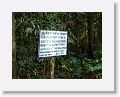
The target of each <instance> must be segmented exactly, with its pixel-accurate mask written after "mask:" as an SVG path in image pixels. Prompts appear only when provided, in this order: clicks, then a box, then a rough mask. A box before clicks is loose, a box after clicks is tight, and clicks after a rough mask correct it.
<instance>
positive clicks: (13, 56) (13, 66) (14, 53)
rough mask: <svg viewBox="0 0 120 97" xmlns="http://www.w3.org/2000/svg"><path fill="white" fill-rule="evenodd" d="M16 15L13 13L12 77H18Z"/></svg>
mask: <svg viewBox="0 0 120 97" xmlns="http://www.w3.org/2000/svg"><path fill="white" fill-rule="evenodd" d="M15 30H16V27H15V17H14V13H12V78H13V79H16V40H15Z"/></svg>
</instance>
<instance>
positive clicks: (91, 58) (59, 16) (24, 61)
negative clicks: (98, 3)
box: [12, 12, 102, 79]
mask: <svg viewBox="0 0 120 97" xmlns="http://www.w3.org/2000/svg"><path fill="white" fill-rule="evenodd" d="M40 30H56V31H68V44H67V55H65V56H56V57H54V58H55V71H54V76H55V77H54V78H55V79H100V78H102V13H101V12H13V13H12V78H13V79H50V78H51V76H50V72H51V65H50V60H51V57H47V58H41V57H38V46H39V42H38V41H39V33H40Z"/></svg>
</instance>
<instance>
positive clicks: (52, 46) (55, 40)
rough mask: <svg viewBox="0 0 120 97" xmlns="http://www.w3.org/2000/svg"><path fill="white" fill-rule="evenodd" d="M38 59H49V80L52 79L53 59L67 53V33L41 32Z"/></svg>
mask: <svg viewBox="0 0 120 97" xmlns="http://www.w3.org/2000/svg"><path fill="white" fill-rule="evenodd" d="M38 51H39V52H38V56H39V57H51V60H50V64H51V78H52V79H54V67H55V57H54V56H60V55H66V52H67V32H66V31H53V30H41V31H40V44H39V50H38Z"/></svg>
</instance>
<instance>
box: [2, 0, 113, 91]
mask: <svg viewBox="0 0 120 97" xmlns="http://www.w3.org/2000/svg"><path fill="white" fill-rule="evenodd" d="M0 6H1V9H0V12H1V15H0V25H2V28H1V32H0V44H1V46H0V49H1V50H0V54H1V55H0V59H1V61H0V89H1V90H2V91H110V92H113V91H114V3H113V2H112V0H91V1H90V0H78V1H77V0H76V1H74V0H71V1H69V0H42V1H41V0H39V1H38V0H37V1H35V0H29V1H25V0H24V1H18V0H10V1H9V2H8V1H7V2H6V0H1V3H0ZM12 12H102V79H12Z"/></svg>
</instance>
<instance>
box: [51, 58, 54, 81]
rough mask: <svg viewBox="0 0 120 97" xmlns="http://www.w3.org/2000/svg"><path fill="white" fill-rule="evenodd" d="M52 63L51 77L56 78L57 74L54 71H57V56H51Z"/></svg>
mask: <svg viewBox="0 0 120 97" xmlns="http://www.w3.org/2000/svg"><path fill="white" fill-rule="evenodd" d="M50 65H51V79H54V78H55V74H54V71H55V57H51V59H50Z"/></svg>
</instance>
